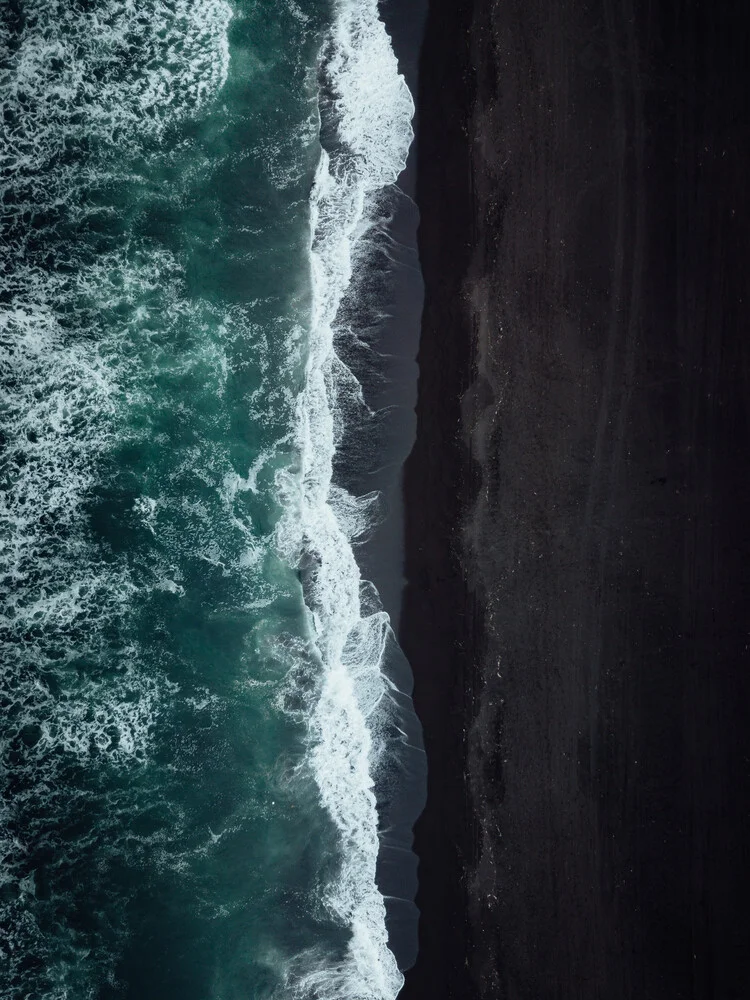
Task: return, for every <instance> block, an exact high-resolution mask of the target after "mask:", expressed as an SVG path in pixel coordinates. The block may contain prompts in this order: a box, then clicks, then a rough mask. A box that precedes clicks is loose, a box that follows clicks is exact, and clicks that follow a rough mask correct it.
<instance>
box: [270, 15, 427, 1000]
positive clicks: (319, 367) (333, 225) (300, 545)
mask: <svg viewBox="0 0 750 1000" xmlns="http://www.w3.org/2000/svg"><path fill="white" fill-rule="evenodd" d="M335 11H336V14H335V21H334V24H333V27H332V30H331V32H330V34H329V36H328V37H327V39H326V41H325V44H324V47H323V50H322V54H321V67H320V73H319V87H320V90H319V107H320V122H321V145H322V147H323V148H322V150H321V154H320V160H319V163H318V167H317V172H316V175H315V181H314V185H313V189H312V194H311V213H310V215H311V220H310V222H311V234H312V240H311V248H310V267H311V274H312V292H313V296H312V321H311V328H310V344H309V356H308V361H307V369H306V380H305V388H304V391H303V393H302V395H301V398H300V400H299V405H298V423H297V441H298V448H299V453H300V462H301V468H300V469H299V473H298V480H297V482H298V483H299V484H300V486H301V490H300V492H299V496H298V499H297V502H296V503H294V502H290V505H289V510H288V512H287V516H286V517H285V518H284V519H283V521H282V522H281V525H280V529H279V537H280V542H281V545H282V548H283V549H284V550H285V551H286V552H287V553H289V554H291V553H293V552H295V551H298V552H299V551H301V552H302V553H303V557H302V565H303V569H304V583H305V599H306V604H307V608H308V612H309V621H310V630H311V636H312V640H313V642H314V646H315V649H316V653H317V656H318V657H319V661H320V664H321V666H322V680H321V682H320V685H319V687H318V690H317V696H316V701H315V703H314V708H313V710H312V717H311V719H310V720H309V728H310V733H311V739H312V750H311V760H310V762H311V764H312V768H313V772H314V775H315V779H316V782H317V784H318V787H319V789H320V795H321V798H322V801H323V803H324V805H325V806H326V809H327V810H328V811H329V813H330V815H331V816H332V817H333V819H334V822H335V825H336V827H337V830H338V833H339V837H340V847H341V855H342V860H341V865H340V869H339V872H338V875H337V877H336V879H335V881H334V882H333V884H332V885H331V886H329V887H328V889H327V890H326V895H325V903H326V906H327V908H328V911H329V912H330V913H331V914H332V915H333V916H334V918H335V919H336V920H337V921H338V922H340V923H341V924H343V925H344V926H345V927H347V928H348V929H349V931H350V933H351V938H350V942H349V945H348V950H347V954H346V958H345V960H344V961H342V962H340V963H339V964H337V965H335V966H334V967H331V965H330V963H329V962H326V961H325V960H323V959H322V958H321V959H320V960H318V961H316V958H315V956H314V955H311V954H308V955H307V956H305V964H306V965H307V968H303V967H302V965H301V963H297V966H296V970H295V971H296V976H295V980H296V981H295V982H294V995H295V996H298V997H305V998H313V997H325V998H326V1000H329V998H330V1000H335V998H341V1000H392V998H393V997H395V996H396V994H397V993H398V991H399V989H400V987H401V985H402V983H403V976H402V974H401V972H400V971H399V969H398V966H397V963H396V960H395V957H394V955H393V954H392V952H391V951H390V950H389V948H388V935H387V929H386V919H385V918H386V911H385V901H384V899H383V896H382V895H381V893H380V892H379V890H378V887H377V884H376V865H377V860H378V852H379V836H378V813H377V801H376V795H375V775H376V772H377V769H378V765H379V761H380V757H381V755H382V753H383V751H384V750H385V749H386V747H387V744H386V743H385V742H384V741H383V740H381V739H379V735H380V731H381V730H382V726H383V719H384V716H385V715H386V714H387V711H388V709H387V705H386V703H387V701H388V695H389V691H390V687H391V685H390V682H389V681H388V679H387V678H386V676H385V674H384V672H383V660H384V655H385V650H386V645H387V643H388V641H389V636H390V635H391V630H390V623H389V619H388V615H387V614H386V613H385V612H384V611H382V610H379V609H378V607H377V603H375V607H374V608H373V602H372V600H371V599H370V597H369V595H370V594H371V588H368V586H367V585H366V584H365V583H364V581H363V580H362V578H361V574H360V571H359V567H358V565H357V562H356V559H355V555H354V551H353V549H352V541H353V540H355V539H356V538H357V537H358V536H360V535H361V534H362V533H363V531H364V530H366V528H367V526H368V525H369V524H371V523H372V507H373V502H374V498H373V497H372V496H371V495H369V496H365V497H360V498H355V497H352V496H351V495H350V494H348V493H347V492H346V491H345V490H344V489H342V488H341V486H340V485H337V484H335V483H333V481H332V478H333V469H334V457H335V454H336V447H337V444H338V443H339V442H340V440H341V437H342V435H343V433H344V429H345V426H346V422H347V415H348V414H350V413H351V412H352V410H353V409H354V408H356V407H358V406H363V405H364V402H363V399H362V393H361V388H360V386H359V384H358V382H357V381H356V379H355V377H354V375H353V374H352V372H351V371H350V370H349V369H348V368H347V367H346V365H345V364H344V362H343V361H342V360H341V358H340V357H339V356H338V354H337V351H336V342H337V339H338V337H339V335H341V334H342V333H343V332H344V331H343V330H342V328H341V326H340V325H339V322H338V321H337V317H338V316H339V313H340V306H341V305H342V302H343V301H344V299H345V296H346V295H347V292H348V291H349V290H350V288H351V285H352V281H353V279H356V276H357V275H356V271H357V268H358V267H366V266H367V254H366V252H364V253H363V252H361V250H362V247H363V244H365V243H366V239H367V234H368V231H370V229H371V228H372V227H373V226H375V225H377V221H378V219H379V217H380V215H381V212H382V206H381V204H380V197H379V196H380V195H381V193H382V192H383V190H384V189H385V188H387V187H388V186H389V185H391V184H393V183H394V182H395V181H396V179H397V177H398V175H399V174H400V172H401V171H402V169H403V168H404V166H405V161H406V156H407V153H408V150H409V146H410V144H411V141H412V137H413V134H412V129H411V119H412V115H413V110H414V108H413V102H412V98H411V94H410V92H409V90H408V88H407V86H406V83H405V82H404V79H403V77H402V76H401V75H400V74H399V72H398V67H397V62H396V58H395V55H394V53H393V50H392V48H391V43H390V39H389V37H388V35H387V33H386V30H385V26H384V24H383V22H382V21H381V20H380V18H379V16H378V6H377V2H376V0H338V2H337V4H336V6H335ZM293 490H294V486H293V485H292V486H290V488H289V489H288V492H289V493H290V494H292V495H293ZM290 500H291V497H290ZM391 749H393V748H392V747H391ZM297 977H298V978H297Z"/></svg>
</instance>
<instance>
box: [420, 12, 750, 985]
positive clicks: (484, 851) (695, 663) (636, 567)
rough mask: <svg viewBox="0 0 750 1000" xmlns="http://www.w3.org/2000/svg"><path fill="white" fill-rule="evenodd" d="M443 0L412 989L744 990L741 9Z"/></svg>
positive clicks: (749, 521)
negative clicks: (423, 759)
mask: <svg viewBox="0 0 750 1000" xmlns="http://www.w3.org/2000/svg"><path fill="white" fill-rule="evenodd" d="M749 16H750V15H748V14H747V13H746V4H745V3H740V2H738V0H715V2H714V3H709V2H708V0H696V2H688V0H681V2H673V3H666V2H661V3H659V2H651V3H647V2H645V0H644V2H628V0H619V2H615V0H610V2H605V0H591V2H589V3H584V2H583V0H555V2H553V3H552V2H542V0H502V2H498V3H496V4H494V5H493V4H491V3H489V2H487V0H476V2H475V3H473V4H472V3H469V2H467V0H431V2H430V11H429V16H428V24H427V30H426V36H425V42H424V49H423V58H422V64H421V79H420V89H419V110H420V116H421V125H420V133H419V152H418V183H417V201H418V204H419V208H420V211H421V217H422V222H421V228H420V234H419V240H420V255H421V261H422V267H423V272H424V279H425V294H426V300H425V312H424V318H423V327H422V339H421V345H420V355H419V363H420V384H419V399H418V406H417V420H418V424H417V443H416V445H415V449H414V452H413V454H412V456H411V458H410V459H409V462H408V464H407V473H406V484H405V495H406V505H407V521H406V550H407V561H406V573H407V580H408V586H407V591H406V595H405V601H404V613H403V621H402V629H401V640H402V644H403V646H404V649H405V652H406V653H407V655H408V657H409V660H410V662H411V665H412V668H413V670H414V673H415V679H416V685H415V694H414V700H415V704H416V707H417V711H418V713H419V714H420V717H421V719H422V722H423V725H424V728H425V734H424V735H425V745H426V749H427V754H428V762H429V767H430V772H429V793H428V805H427V808H426V810H425V812H424V814H423V816H422V818H421V819H420V821H419V823H418V824H417V828H416V846H417V851H418V854H419V856H420V889H419V894H418V897H417V902H418V904H419V906H420V908H421V910H422V921H421V926H420V947H421V950H420V955H419V958H418V961H417V964H416V966H415V967H414V969H413V970H412V971H411V972H410V973H408V975H407V983H406V986H405V988H404V991H403V993H402V997H403V998H404V1000H441V998H446V997H450V998H456V1000H472V998H475V997H482V998H483V1000H485V998H486V1000H552V998H554V1000H594V998H596V1000H599V998H601V1000H626V998H627V1000H631V998H632V1000H680V998H690V1000H746V998H747V997H750V934H749V933H748V930H747V925H748V923H750V921H749V920H748V901H749V900H750V878H749V877H748V875H749V868H750V823H749V822H748V816H749V815H750V655H749V652H748V647H749V645H750V579H749V578H750V402H749V401H750V359H749V353H750V329H749V326H750V325H749V324H748V305H747V300H748V296H750V267H749V265H750V196H749V190H750V189H749V187H748V184H747V178H748V173H749V168H750V124H749V123H750V117H749V115H748V112H749V111H750V108H749V104H750V101H749V100H748V93H749V90H748V82H749V81H748V71H747V69H746V66H747V65H748V64H750V31H749V30H748V17H749Z"/></svg>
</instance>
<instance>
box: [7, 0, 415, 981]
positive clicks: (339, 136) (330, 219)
mask: <svg viewBox="0 0 750 1000" xmlns="http://www.w3.org/2000/svg"><path fill="white" fill-rule="evenodd" d="M0 100H1V104H2V112H3V131H2V135H0V192H1V193H2V201H1V205H2V218H1V220H0V222H1V229H0V237H1V238H0V448H1V449H2V451H1V456H2V457H1V459H0V461H1V465H0V546H1V548H0V656H1V658H2V659H1V667H2V675H1V676H2V680H1V684H0V709H1V714H0V752H2V798H1V799H0V998H2V1000H11V998H12V1000H21V998H28V1000H84V998H86V1000H89V998H96V1000H114V998H126V997H127V998H133V1000H136V998H137V1000H151V998H153V1000H157V998H158V1000H172V998H174V1000H177V998H179V1000H219V998H221V1000H230V998H232V1000H234V998H237V1000H240V998H242V1000H256V998H257V1000H260V998H265V997H269V998H270V997H273V998H281V997H283V998H295V997H297V998H309V1000H312V998H320V1000H323V998H342V1000H371V998H378V1000H380V998H383V1000H385V998H392V997H394V996H395V995H396V993H397V992H398V989H399V987H400V983H401V974H400V972H399V970H398V968H397V965H396V962H395V959H394V957H393V954H392V952H391V950H390V949H389V947H388V941H387V933H386V926H385V907H384V901H383V897H382V895H381V893H380V892H379V890H378V887H377V885H376V881H375V871H376V861H377V855H378V845H379V835H378V813H377V808H376V805H377V803H376V796H375V788H376V787H377V786H376V785H375V784H374V782H375V781H376V779H377V778H378V775H379V774H382V773H383V771H384V769H385V770H387V769H388V767H389V762H392V760H393V759H395V758H396V757H397V756H398V747H397V744H398V738H396V739H395V740H394V738H393V734H394V733H396V734H398V725H397V720H396V716H397V710H396V708H395V707H394V706H395V705H396V701H395V700H394V695H395V692H394V691H393V690H392V689H391V686H390V684H389V682H388V681H387V680H386V678H385V677H384V676H383V673H382V658H383V652H384V647H385V644H386V643H387V642H388V641H389V634H390V631H389V624H388V620H387V617H386V616H385V614H384V613H383V612H382V611H381V610H380V609H379V605H378V601H377V595H375V594H374V592H373V591H372V589H371V588H369V587H368V586H367V585H366V584H365V583H363V582H362V581H361V580H360V576H359V570H358V569H357V565H356V561H355V558H354V554H353V551H352V547H351V543H352V542H353V541H355V540H356V538H357V537H359V536H360V535H361V534H362V533H363V532H364V531H366V529H367V526H368V524H369V522H370V520H371V518H372V510H373V505H374V503H375V498H373V497H364V498H360V499H355V498H353V497H351V496H350V495H348V494H347V493H346V492H345V491H344V490H343V488H341V486H340V484H339V485H337V484H336V483H335V482H334V483H333V484H332V482H331V469H332V466H333V460H334V455H335V448H336V444H337V442H338V441H339V440H340V438H341V434H342V429H343V427H344V426H345V424H346V420H347V417H348V416H351V415H353V414H355V413H358V414H359V415H360V417H361V414H362V412H363V402H362V397H361V392H360V389H359V386H358V384H357V382H356V380H355V379H354V378H353V376H352V375H351V374H350V373H349V372H348V370H347V369H346V368H345V367H344V365H343V364H342V363H341V362H340V361H339V360H338V358H337V355H336V353H335V351H334V350H333V344H334V341H335V342H336V343H339V342H343V341H345V340H346V338H347V337H352V336H355V335H356V331H354V333H353V332H352V331H351V329H350V327H351V325H352V317H354V316H356V288H357V283H356V280H355V282H354V284H353V285H352V284H351V279H352V275H353V274H354V276H355V279H356V274H357V271H358V270H360V271H361V270H362V269H364V268H366V266H367V246H368V240H369V239H370V237H371V235H372V233H373V232H375V231H376V230H377V229H378V225H379V223H380V221H381V220H382V219H383V218H384V215H385V214H387V190H388V186H389V185H390V184H392V183H393V182H394V181H395V179H396V177H397V175H398V173H399V170H400V169H401V167H402V165H403V161H404V158H405V156H406V152H407V149H408V145H409V142H410V139H411V130H410V120H411V113H412V104H411V98H410V95H409V93H408V91H407V90H406V87H405V85H404V83H403V81H402V80H401V78H400V77H399V75H398V73H397V68H396V63H395V60H394V57H393V54H392V51H391V48H390V42H389V39H388V37H387V34H386V33H385V30H384V28H383V25H382V23H381V22H380V20H379V19H378V12H377V7H376V4H375V3H374V2H373V0H334V2H321V0H301V2H300V3H299V4H297V3H294V2H292V0H289V2H278V3H277V2H271V0H263V2H262V3H261V2H253V0H231V2H227V0H2V3H1V4H0ZM384 192H385V193H384ZM342 296H344V297H346V296H348V298H346V299H345V302H344V306H345V307H344V308H341V302H342ZM337 315H338V317H339V319H338V321H337V320H336V317H337ZM344 316H346V321H344V319H342V317H344ZM396 700H397V697H396ZM394 720H396V721H394Z"/></svg>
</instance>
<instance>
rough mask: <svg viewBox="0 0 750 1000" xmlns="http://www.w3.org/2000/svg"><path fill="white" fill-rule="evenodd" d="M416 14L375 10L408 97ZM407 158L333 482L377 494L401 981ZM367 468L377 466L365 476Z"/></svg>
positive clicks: (379, 255)
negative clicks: (362, 417) (387, 634)
mask: <svg viewBox="0 0 750 1000" xmlns="http://www.w3.org/2000/svg"><path fill="white" fill-rule="evenodd" d="M425 9H426V0H410V2H409V4H408V6H407V7H404V6H398V5H396V4H394V3H385V4H382V5H381V7H380V17H381V20H382V21H383V22H384V24H385V27H386V31H387V33H388V35H389V36H390V39H391V43H392V47H393V51H394V53H395V55H396V58H397V61H398V68H399V72H400V73H401V74H403V76H404V77H405V79H406V83H407V85H408V87H409V89H410V91H411V93H412V95H413V96H415V85H416V74H417V61H418V53H419V46H420V41H421V30H422V24H421V21H422V18H423V15H424V11H425ZM415 156H416V149H415V142H412V145H411V147H410V149H409V152H408V156H407V161H406V166H405V168H404V170H403V171H402V172H401V174H400V175H399V177H398V179H397V181H396V183H395V184H394V186H393V188H392V193H391V194H389V195H388V199H387V203H388V206H389V208H390V210H391V211H392V217H391V219H390V222H389V223H388V224H387V225H386V227H385V230H384V233H383V234H381V235H380V236H378V237H377V238H376V242H375V247H376V250H375V253H374V257H373V260H372V261H371V267H370V268H368V269H367V271H366V276H365V279H364V283H363V285H362V287H361V289H360V292H361V294H362V295H363V296H364V298H363V299H362V300H358V298H357V295H356V292H355V296H354V298H353V301H354V302H355V303H356V310H357V311H356V313H355V315H356V318H357V321H358V322H360V323H363V329H364V333H365V337H366V340H367V342H368V343H369V344H370V347H369V348H367V349H364V350H361V349H360V350H359V351H357V352H355V353H354V354H353V355H352V356H351V357H347V359H346V360H347V363H350V364H351V368H352V371H353V373H354V374H355V375H356V377H357V378H358V380H359V381H360V383H361V385H362V388H363V392H364V396H365V399H366V401H367V404H368V406H369V407H371V409H372V410H373V411H375V413H376V417H375V418H374V419H370V420H367V421H365V423H364V424H360V425H356V426H354V427H351V428H349V430H348V432H347V434H348V436H347V435H345V438H344V442H343V448H341V449H340V450H339V451H338V453H337V462H338V463H340V464H339V466H338V470H337V475H336V480H337V481H338V482H341V483H342V484H343V485H345V486H346V488H347V489H349V490H350V491H351V492H352V493H353V494H354V495H363V494H367V493H370V492H377V493H378V494H379V495H380V497H381V505H380V507H381V516H380V518H379V519H378V521H377V522H376V524H375V526H374V528H372V529H371V530H370V531H368V532H367V534H366V536H365V538H364V539H363V540H361V541H357V542H355V544H354V546H353V549H354V553H355V557H356V561H357V564H358V566H359V569H360V571H361V574H362V578H363V580H367V581H369V582H371V583H372V584H373V585H374V586H375V588H376V590H377V592H378V597H379V601H380V604H381V605H382V607H383V610H385V611H386V612H387V613H388V615H389V618H390V624H391V628H392V630H393V639H391V640H389V641H388V644H387V648H386V652H385V657H384V664H383V670H384V674H385V676H386V677H387V678H388V680H389V681H390V682H391V683H393V684H394V685H395V687H396V689H397V690H396V691H393V692H390V693H389V694H388V695H387V699H388V702H389V705H390V707H389V708H388V709H387V710H386V714H387V716H388V718H387V722H386V728H385V730H384V731H383V732H380V731H379V732H378V734H377V739H378V740H381V739H384V740H385V742H386V744H388V745H389V747H390V752H388V753H387V754H386V755H385V759H384V760H383V761H381V764H380V766H379V768H378V770H377V771H376V774H375V793H376V799H377V808H378V816H379V837H380V849H379V853H378V861H377V873H376V882H377V886H378V889H379V891H380V892H381V894H382V895H383V897H384V900H385V907H386V930H387V934H388V946H389V948H390V949H391V951H392V952H393V954H394V955H395V957H396V961H397V964H398V966H399V968H400V969H401V970H404V969H406V968H408V967H410V966H411V965H413V963H414V961H415V960H416V951H417V918H418V913H417V910H416V906H415V904H414V895H415V892H416V881H417V880H416V865H417V859H416V856H415V854H414V853H413V850H412V827H413V824H414V820H415V818H416V816H417V814H418V813H419V812H420V811H421V807H422V803H423V801H424V795H425V792H424V785H425V766H424V752H423V748H422V735H421V726H420V723H419V720H418V718H417V715H416V713H415V711H414V708H413V705H412V703H411V690H412V683H413V679H412V673H411V669H410V665H409V664H408V662H407V661H406V658H405V657H404V655H403V652H402V651H401V649H400V647H399V645H398V640H397V636H396V632H397V625H398V620H399V617H400V612H401V596H402V590H403V586H404V575H403V545H404V540H403V534H404V531H403V527H404V526H403V519H404V510H403V498H402V490H401V481H402V470H403V465H404V462H405V460H406V457H407V455H408V453H409V451H410V449H411V448H412V446H413V442H414V438H415V424H416V419H415V413H414V409H415V404H416V383H417V366H416V360H415V356H416V352H417V345H418V340H419V329H420V315H421V311H422V301H423V286H422V278H421V271H420V268H419V261H418V255H417V240H416V232H417V223H418V213H417V209H416V205H415V203H414V200H413V193H414V190H413V188H414V177H415V173H416V163H415ZM355 289H356V285H355ZM362 435H364V437H362ZM363 441H364V446H363ZM373 456H375V457H376V459H377V464H376V465H375V466H374V467H373V465H372V462H371V459H372V457H373Z"/></svg>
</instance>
